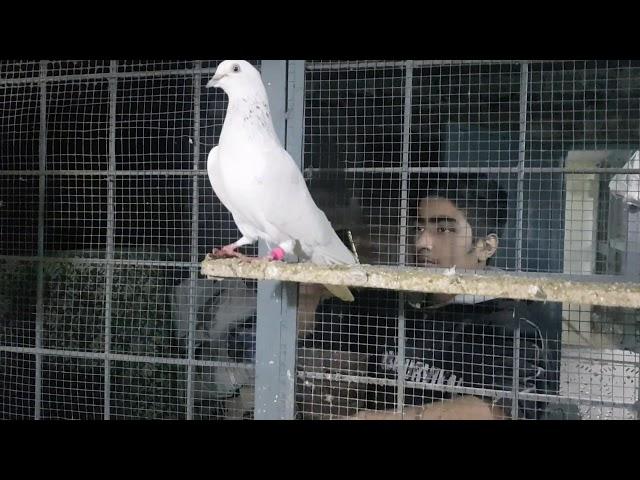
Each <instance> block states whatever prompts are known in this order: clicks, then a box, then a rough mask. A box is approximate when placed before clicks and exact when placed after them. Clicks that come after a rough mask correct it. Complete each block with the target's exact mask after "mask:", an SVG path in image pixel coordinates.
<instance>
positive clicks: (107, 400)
mask: <svg viewBox="0 0 640 480" xmlns="http://www.w3.org/2000/svg"><path fill="white" fill-rule="evenodd" d="M110 71H111V73H116V72H117V71H118V61H117V60H111V63H110ZM117 93H118V79H117V78H114V77H112V78H109V175H108V176H107V252H106V259H107V271H106V276H105V286H104V419H105V420H109V418H110V417H111V359H110V358H109V354H110V353H111V314H112V311H111V305H112V302H113V261H112V260H113V258H114V243H113V242H114V239H113V236H114V229H115V209H114V183H115V181H116V179H115V175H114V172H115V171H116V101H117Z"/></svg>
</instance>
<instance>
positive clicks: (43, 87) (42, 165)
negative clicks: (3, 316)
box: [34, 60, 48, 420]
mask: <svg viewBox="0 0 640 480" xmlns="http://www.w3.org/2000/svg"><path fill="white" fill-rule="evenodd" d="M47 64H48V61H47V60H42V61H41V62H40V137H39V151H38V154H39V161H38V175H39V177H38V263H37V265H38V277H37V285H36V288H37V291H36V295H37V297H36V349H38V351H39V350H40V349H41V348H42V331H43V325H44V262H43V260H42V258H43V257H44V209H45V195H46V178H45V174H44V172H45V170H46V169H47ZM35 382H36V385H35V405H34V409H35V412H34V416H35V419H36V420H40V418H41V415H42V410H41V409H42V354H41V353H36V380H35Z"/></svg>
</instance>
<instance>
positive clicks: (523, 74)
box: [516, 62, 529, 272]
mask: <svg viewBox="0 0 640 480" xmlns="http://www.w3.org/2000/svg"><path fill="white" fill-rule="evenodd" d="M528 96H529V64H528V63H527V62H523V63H522V64H521V65H520V127H519V130H520V136H519V140H518V187H517V188H518V200H517V209H516V271H518V272H519V271H521V270H522V239H523V232H522V228H523V227H522V219H523V215H524V165H525V159H526V155H525V154H526V146H527V97H528Z"/></svg>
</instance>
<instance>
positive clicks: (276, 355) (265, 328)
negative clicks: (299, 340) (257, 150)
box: [254, 60, 304, 420]
mask: <svg viewBox="0 0 640 480" xmlns="http://www.w3.org/2000/svg"><path fill="white" fill-rule="evenodd" d="M297 65H298V63H297V62H296V68H295V69H294V71H295V72H296V74H298V70H297V69H298V68H299V66H297ZM302 67H303V68H304V65H302ZM261 71H262V79H263V82H264V85H265V88H266V90H267V95H268V96H269V105H270V108H271V118H272V119H273V123H274V127H275V131H276V133H277V134H278V136H279V137H280V140H281V141H282V143H283V145H285V147H286V146H287V144H286V143H285V138H289V140H290V142H294V143H295V140H294V138H295V137H296V136H301V135H302V128H298V129H297V131H296V128H297V127H296V126H295V125H293V124H291V125H290V126H289V127H290V128H289V133H290V135H287V121H286V116H287V62H286V61H281V60H268V61H263V62H262V67H261ZM295 76H296V78H297V77H298V75H295ZM296 81H297V80H296ZM300 87H301V85H297V87H296V88H295V90H292V93H293V97H294V98H291V99H290V106H291V105H294V110H297V109H298V108H302V103H301V102H302V99H303V98H304V97H303V96H302V95H303V93H302V92H301V91H300V90H301V88H300ZM298 99H300V100H298ZM296 118H301V116H300V115H298V116H297V117H296ZM292 144H293V143H292ZM290 153H291V156H292V157H293V159H294V160H295V161H297V162H300V155H299V153H298V152H297V148H296V150H295V151H291V152H290ZM258 249H259V253H260V255H265V254H266V253H267V247H266V245H265V244H264V243H263V242H262V241H261V242H260V243H259V246H258ZM297 297H298V288H297V285H296V284H295V283H292V282H277V281H260V282H259V283H258V304H257V329H256V330H257V331H256V366H255V372H256V375H255V376H256V385H255V412H254V418H255V419H257V420H258V419H293V418H294V414H295V408H294V407H295V378H296V375H295V352H296V311H297V301H298V298H297Z"/></svg>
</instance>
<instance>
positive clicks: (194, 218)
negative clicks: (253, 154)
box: [187, 61, 202, 420]
mask: <svg viewBox="0 0 640 480" xmlns="http://www.w3.org/2000/svg"><path fill="white" fill-rule="evenodd" d="M201 69H202V64H201V62H200V61H197V62H195V75H194V76H193V171H194V172H197V171H198V163H199V159H200V92H201V90H202V85H201V84H202V73H201ZM192 189H193V193H192V199H191V205H192V206H191V263H196V262H197V261H198V215H199V210H198V202H199V196H198V195H199V192H198V175H194V176H193V185H192ZM197 279H198V269H196V268H193V267H192V268H191V272H190V283H189V334H188V338H187V349H188V352H187V359H188V360H189V363H188V364H187V420H191V419H192V418H193V380H194V375H195V371H194V368H193V363H192V360H193V359H194V350H195V330H196V299H195V293H196V282H197Z"/></svg>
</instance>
